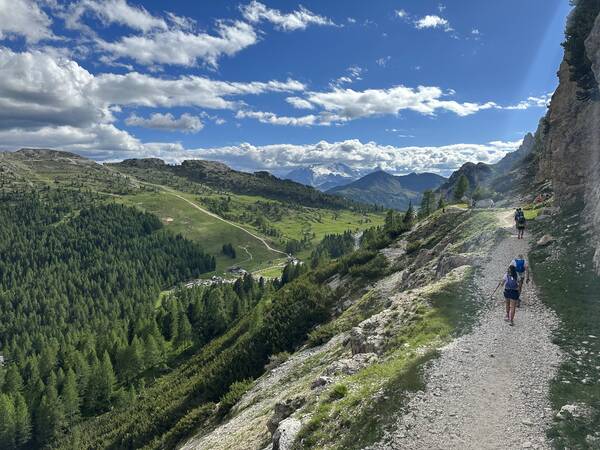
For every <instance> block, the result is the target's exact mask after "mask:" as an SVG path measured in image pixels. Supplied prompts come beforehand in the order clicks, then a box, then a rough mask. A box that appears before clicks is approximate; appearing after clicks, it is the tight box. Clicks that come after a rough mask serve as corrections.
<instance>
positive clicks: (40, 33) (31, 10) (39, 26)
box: [0, 0, 55, 44]
mask: <svg viewBox="0 0 600 450" xmlns="http://www.w3.org/2000/svg"><path fill="white" fill-rule="evenodd" d="M51 24H52V20H51V19H50V18H49V17H48V16H47V15H46V13H45V12H44V11H42V9H40V7H39V5H38V4H37V3H36V2H34V1H28V0H0V40H3V39H12V38H15V37H17V36H22V37H23V38H25V40H26V41H27V42H28V43H31V44H35V43H36V42H39V41H42V40H44V39H53V38H54V37H55V36H54V34H53V33H52V30H51V28H50V26H51Z"/></svg>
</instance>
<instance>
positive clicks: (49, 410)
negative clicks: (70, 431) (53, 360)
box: [35, 374, 65, 446]
mask: <svg viewBox="0 0 600 450" xmlns="http://www.w3.org/2000/svg"><path fill="white" fill-rule="evenodd" d="M52 375H53V374H51V376H50V377H49V378H48V383H47V384H46V390H45V391H44V395H43V397H42V401H41V402H40V406H39V408H38V409H37V411H36V415H35V439H36V441H37V443H38V445H40V446H44V445H45V444H47V443H49V442H50V441H52V440H53V439H55V438H56V437H57V436H58V435H59V434H60V432H61V430H62V428H63V426H64V425H65V416H64V410H63V406H62V403H61V401H60V399H59V397H58V393H57V391H56V378H55V377H54V376H52Z"/></svg>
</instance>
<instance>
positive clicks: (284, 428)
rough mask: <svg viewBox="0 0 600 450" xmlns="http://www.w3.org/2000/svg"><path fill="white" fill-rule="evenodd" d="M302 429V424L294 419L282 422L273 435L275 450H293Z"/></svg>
mask: <svg viewBox="0 0 600 450" xmlns="http://www.w3.org/2000/svg"><path fill="white" fill-rule="evenodd" d="M300 428H302V422H300V421H299V420H298V419H295V418H293V417H288V418H287V419H285V420H283V421H281V423H280V424H279V427H278V428H277V430H276V431H275V433H274V434H273V450H291V449H292V446H293V445H294V440H295V439H296V436H298V433H299V432H300Z"/></svg>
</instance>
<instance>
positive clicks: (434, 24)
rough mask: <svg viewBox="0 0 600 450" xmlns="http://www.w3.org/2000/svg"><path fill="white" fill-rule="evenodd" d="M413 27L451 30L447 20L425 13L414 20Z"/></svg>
mask: <svg viewBox="0 0 600 450" xmlns="http://www.w3.org/2000/svg"><path fill="white" fill-rule="evenodd" d="M415 28H417V29H418V30H423V29H426V28H443V29H444V30H446V31H452V28H451V27H450V23H449V22H448V20H446V19H444V18H443V17H440V16H436V15H426V16H424V17H421V18H420V19H418V20H416V21H415Z"/></svg>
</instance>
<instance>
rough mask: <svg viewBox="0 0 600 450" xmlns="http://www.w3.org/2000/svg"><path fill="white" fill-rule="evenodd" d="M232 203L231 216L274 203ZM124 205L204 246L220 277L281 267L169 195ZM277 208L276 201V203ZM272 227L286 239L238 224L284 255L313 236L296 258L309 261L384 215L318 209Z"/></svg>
mask: <svg viewBox="0 0 600 450" xmlns="http://www.w3.org/2000/svg"><path fill="white" fill-rule="evenodd" d="M178 194H179V195H181V196H183V197H186V198H187V199H189V200H191V201H193V202H194V203H196V204H198V205H199V206H204V205H203V204H202V203H201V201H202V199H203V198H217V197H221V196H220V195H217V194H209V195H202V196H195V195H192V194H187V193H184V192H178ZM228 196H229V197H230V198H231V205H232V209H233V212H236V211H237V212H240V213H241V212H243V211H244V210H245V209H246V208H247V207H249V206H251V205H252V204H254V203H255V202H257V201H260V202H264V203H268V202H273V201H269V200H265V199H264V198H262V197H257V196H246V195H235V194H228ZM123 201H124V202H126V203H128V204H132V205H135V206H137V207H140V208H142V209H144V210H147V211H149V212H152V213H154V214H156V215H158V216H159V217H160V218H161V219H163V222H164V223H165V224H166V225H167V228H169V229H171V230H172V231H174V232H177V233H181V234H182V235H184V236H186V237H188V238H190V239H192V240H199V241H201V242H202V243H203V245H205V249H206V250H207V252H208V253H210V254H213V255H215V256H216V257H217V273H219V272H222V271H223V270H225V269H226V268H227V267H230V266H232V265H236V264H239V265H241V266H242V267H244V268H245V269H247V270H251V271H255V270H260V269H263V268H267V267H271V266H274V265H278V264H281V263H282V262H283V261H284V260H282V255H281V254H278V253H275V252H271V251H269V250H268V249H267V248H266V247H265V246H264V245H263V244H262V243H261V242H260V241H258V240H257V239H256V238H253V237H252V236H250V235H248V234H247V233H244V232H243V231H242V230H239V229H237V228H235V227H233V226H231V225H228V224H226V223H224V222H222V221H220V220H218V219H216V218H214V217H211V216H209V215H207V214H204V213H203V212H201V211H199V210H197V209H195V208H193V207H192V206H191V205H189V204H188V203H186V202H185V201H183V200H181V199H179V198H177V197H175V196H173V195H170V194H168V193H165V192H156V193H153V192H146V193H143V194H137V195H128V196H124V197H123ZM273 203H278V202H273ZM167 218H171V219H173V221H172V222H166V220H165V219H167ZM267 223H268V224H269V226H271V227H274V228H276V229H278V230H279V231H280V232H281V233H282V236H281V237H280V238H270V237H269V236H264V235H262V234H261V232H260V230H258V229H257V228H256V227H254V226H253V225H251V224H247V223H239V222H238V224H239V225H241V226H243V227H244V228H246V229H248V230H249V231H251V232H252V233H254V234H256V235H259V236H261V237H263V238H264V239H265V240H266V241H267V242H269V243H270V244H271V246H272V247H273V248H276V249H279V250H284V242H285V241H286V240H289V239H300V238H301V236H302V232H303V231H310V233H313V232H314V234H315V237H314V238H312V239H311V242H310V246H309V247H308V248H306V249H304V250H302V251H301V252H299V253H298V255H296V256H298V257H300V258H306V257H308V256H309V255H310V252H311V251H312V248H314V246H316V245H317V244H318V243H319V242H320V240H321V239H322V238H323V236H325V235H326V234H330V233H343V232H344V231H346V230H348V229H351V230H355V229H364V228H368V227H371V226H373V225H379V224H381V223H383V214H374V213H371V214H368V215H362V214H359V213H355V212H352V211H337V212H335V213H334V212H332V211H330V210H325V209H318V208H306V207H302V208H288V209H287V211H286V214H285V215H284V217H283V218H282V220H280V221H270V220H268V219H267ZM228 242H231V243H232V244H233V245H234V247H235V249H236V252H237V255H236V259H234V260H233V259H231V258H229V257H226V256H224V255H222V254H221V247H222V245H223V244H224V243H228ZM242 247H246V248H247V249H248V251H249V252H250V253H251V254H252V260H249V256H248V254H247V253H246V251H245V250H244V249H243V248H242ZM279 272H280V271H277V270H275V271H267V273H265V274H268V275H269V276H275V275H278V274H279Z"/></svg>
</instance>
